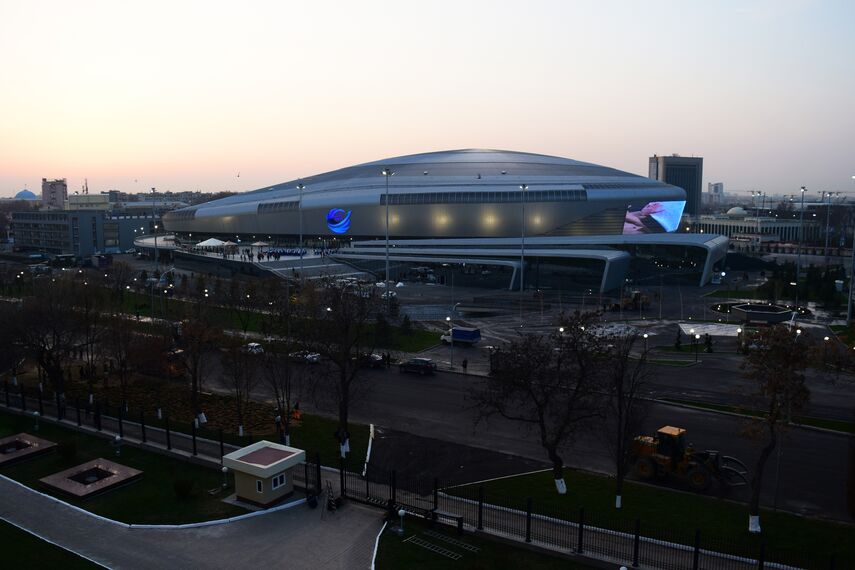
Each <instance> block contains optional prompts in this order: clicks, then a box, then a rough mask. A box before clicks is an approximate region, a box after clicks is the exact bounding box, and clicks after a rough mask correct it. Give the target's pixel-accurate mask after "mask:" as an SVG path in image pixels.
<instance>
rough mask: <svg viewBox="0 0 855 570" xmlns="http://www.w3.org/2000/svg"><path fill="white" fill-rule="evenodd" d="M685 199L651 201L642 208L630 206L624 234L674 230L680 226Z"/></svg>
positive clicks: (624, 223)
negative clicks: (636, 208) (637, 208)
mask: <svg viewBox="0 0 855 570" xmlns="http://www.w3.org/2000/svg"><path fill="white" fill-rule="evenodd" d="M685 207H686V201H685V200H674V201H670V202H650V203H648V204H647V205H645V206H644V207H643V208H641V209H640V210H635V209H633V208H630V209H628V210H627V212H626V218H624V221H623V233H624V235H632V234H658V233H664V232H673V231H676V230H677V228H679V227H680V218H681V217H682V215H683V208H685Z"/></svg>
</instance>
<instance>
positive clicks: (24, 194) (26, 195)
mask: <svg viewBox="0 0 855 570" xmlns="http://www.w3.org/2000/svg"><path fill="white" fill-rule="evenodd" d="M38 199H39V197H38V196H36V195H35V194H33V193H32V192H30V191H29V190H27V189H24V190H21V191H20V192H18V193H17V194H15V200H38Z"/></svg>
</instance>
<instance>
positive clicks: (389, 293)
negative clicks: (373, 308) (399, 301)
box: [380, 291, 398, 299]
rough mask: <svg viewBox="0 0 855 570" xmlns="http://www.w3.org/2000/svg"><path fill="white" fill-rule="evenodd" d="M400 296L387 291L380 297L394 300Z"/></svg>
mask: <svg viewBox="0 0 855 570" xmlns="http://www.w3.org/2000/svg"><path fill="white" fill-rule="evenodd" d="M397 296H398V294H397V293H396V292H394V291H386V292H385V293H383V294H382V295H380V298H381V299H394V298H396V297H397Z"/></svg>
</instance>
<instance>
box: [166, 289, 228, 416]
mask: <svg viewBox="0 0 855 570" xmlns="http://www.w3.org/2000/svg"><path fill="white" fill-rule="evenodd" d="M187 306H188V307H189V310H188V312H187V314H186V315H185V318H184V319H183V320H182V321H181V328H180V334H179V335H178V339H177V343H176V344H177V350H176V351H175V355H176V356H175V357H176V358H177V359H178V360H180V362H181V363H182V364H183V370H184V373H185V376H186V378H187V380H188V382H189V384H190V405H191V407H192V409H193V415H194V416H195V421H196V422H197V423H200V424H204V423H205V422H207V417H206V416H205V413H204V412H203V411H202V404H201V393H202V382H203V380H204V377H205V372H206V371H207V369H208V366H209V365H210V359H208V358H206V356H207V354H208V353H209V352H210V351H211V350H213V349H215V348H217V344H218V342H219V341H220V339H221V338H222V336H223V334H222V333H223V331H222V330H221V329H219V328H218V327H216V326H214V324H213V323H212V322H211V319H210V315H209V313H208V308H207V305H206V304H205V303H188V304H187Z"/></svg>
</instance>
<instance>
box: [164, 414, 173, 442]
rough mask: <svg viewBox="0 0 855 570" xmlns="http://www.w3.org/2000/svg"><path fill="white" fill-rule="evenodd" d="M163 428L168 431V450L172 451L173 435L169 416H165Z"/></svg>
mask: <svg viewBox="0 0 855 570" xmlns="http://www.w3.org/2000/svg"><path fill="white" fill-rule="evenodd" d="M163 427H164V428H165V429H166V449H168V450H172V435H171V434H170V433H169V414H166V415H165V416H163Z"/></svg>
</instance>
